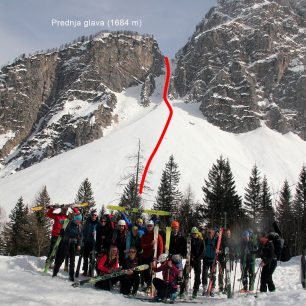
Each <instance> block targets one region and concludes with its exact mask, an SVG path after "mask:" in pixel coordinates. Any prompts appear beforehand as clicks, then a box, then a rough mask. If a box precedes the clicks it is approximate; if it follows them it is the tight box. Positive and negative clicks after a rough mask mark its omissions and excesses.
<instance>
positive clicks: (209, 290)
mask: <svg viewBox="0 0 306 306" xmlns="http://www.w3.org/2000/svg"><path fill="white" fill-rule="evenodd" d="M222 234H223V227H221V229H220V232H219V237H218V242H217V247H216V255H215V259H214V263H213V265H212V269H211V276H210V279H209V284H208V288H207V296H210V294H211V291H212V286H213V279H214V275H215V273H216V267H217V261H218V257H219V251H220V248H221V241H222Z"/></svg>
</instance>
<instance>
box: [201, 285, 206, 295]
mask: <svg viewBox="0 0 306 306" xmlns="http://www.w3.org/2000/svg"><path fill="white" fill-rule="evenodd" d="M202 296H207V287H206V286H203V291H202Z"/></svg>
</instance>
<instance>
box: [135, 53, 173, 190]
mask: <svg viewBox="0 0 306 306" xmlns="http://www.w3.org/2000/svg"><path fill="white" fill-rule="evenodd" d="M164 60H165V64H166V81H165V87H164V95H163V98H164V101H165V102H166V104H167V107H168V109H169V116H168V119H167V122H166V124H165V126H164V129H163V131H162V133H161V135H160V137H159V139H158V142H157V144H156V146H155V148H154V150H153V152H152V153H151V155H150V157H149V159H148V161H147V164H146V167H145V169H144V171H143V174H142V178H141V183H140V186H139V193H140V194H141V193H142V190H143V187H144V183H145V180H146V175H147V173H148V171H149V167H150V164H151V162H152V160H153V158H154V155H155V154H156V152H157V150H158V148H159V146H160V144H161V142H162V141H163V138H164V136H165V134H166V132H167V129H168V126H169V124H170V121H171V118H172V115H173V109H172V107H171V104H170V103H169V101H168V98H167V95H168V88H169V81H170V63H169V59H168V57H166V56H165V57H164Z"/></svg>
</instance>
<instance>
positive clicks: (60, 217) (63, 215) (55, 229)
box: [46, 206, 68, 259]
mask: <svg viewBox="0 0 306 306" xmlns="http://www.w3.org/2000/svg"><path fill="white" fill-rule="evenodd" d="M47 208H48V210H47V212H46V217H48V218H51V219H53V226H52V233H51V241H50V248H49V252H48V255H47V259H48V258H49V257H50V256H51V253H52V250H53V248H54V245H55V242H56V240H57V238H58V236H59V235H60V231H61V229H62V223H61V221H64V220H66V219H67V218H68V216H67V210H68V208H67V207H63V208H61V209H60V212H59V213H58V214H56V213H54V210H55V209H56V208H53V207H52V208H51V207H50V206H47Z"/></svg>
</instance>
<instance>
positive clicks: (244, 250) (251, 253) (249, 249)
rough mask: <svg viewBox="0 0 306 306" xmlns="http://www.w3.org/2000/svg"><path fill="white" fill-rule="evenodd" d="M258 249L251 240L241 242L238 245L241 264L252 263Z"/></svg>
mask: <svg viewBox="0 0 306 306" xmlns="http://www.w3.org/2000/svg"><path fill="white" fill-rule="evenodd" d="M257 252H258V248H257V245H256V243H255V242H253V241H252V240H249V241H246V240H242V241H241V243H240V259H241V263H242V264H243V263H245V262H254V261H255V258H256V254H257Z"/></svg>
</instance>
